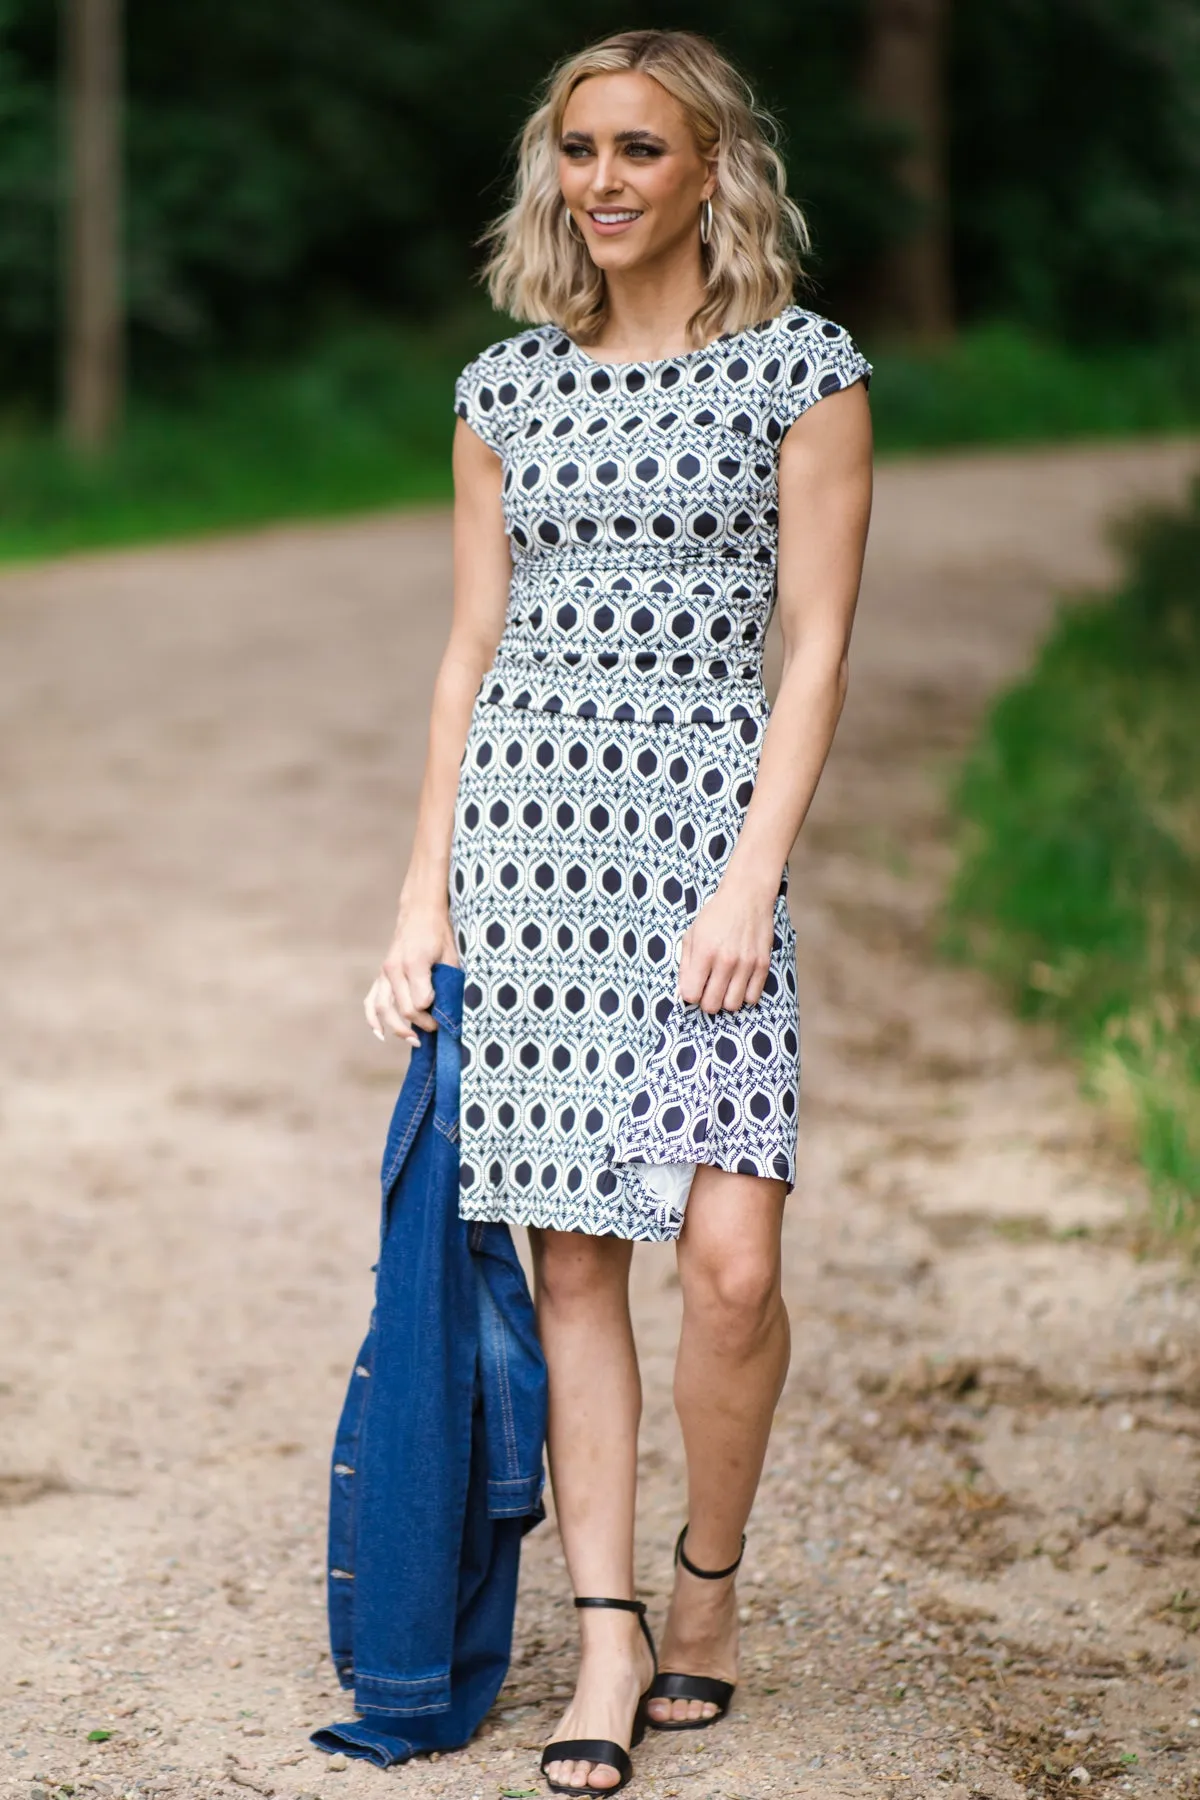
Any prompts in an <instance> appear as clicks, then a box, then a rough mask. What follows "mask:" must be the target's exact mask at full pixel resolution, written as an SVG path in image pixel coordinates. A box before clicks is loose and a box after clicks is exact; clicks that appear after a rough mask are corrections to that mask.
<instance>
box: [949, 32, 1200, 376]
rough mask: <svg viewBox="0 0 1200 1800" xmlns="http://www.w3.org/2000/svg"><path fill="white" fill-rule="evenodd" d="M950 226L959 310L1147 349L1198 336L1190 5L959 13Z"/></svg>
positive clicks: (1197, 134)
mask: <svg viewBox="0 0 1200 1800" xmlns="http://www.w3.org/2000/svg"><path fill="white" fill-rule="evenodd" d="M954 18H955V27H954V57H953V68H952V74H951V93H952V96H953V99H952V108H951V151H950V164H951V180H952V185H953V193H952V197H951V211H952V216H953V220H954V237H955V260H956V272H957V277H958V285H959V290H960V296H961V299H962V302H963V305H964V308H965V310H966V312H967V313H968V314H969V315H970V314H978V313H980V312H983V313H986V314H990V315H992V316H995V315H997V314H1000V315H1003V316H1008V317H1013V318H1017V319H1020V320H1021V321H1022V322H1023V323H1024V324H1025V325H1027V326H1028V327H1031V328H1032V329H1033V330H1035V331H1040V332H1042V333H1045V334H1047V335H1049V336H1054V337H1069V338H1074V339H1076V340H1079V341H1085V342H1086V341H1091V342H1099V343H1106V342H1111V341H1112V340H1113V339H1114V338H1115V339H1116V340H1117V341H1119V342H1123V343H1130V344H1132V343H1136V342H1139V341H1140V342H1146V341H1148V340H1150V339H1153V338H1156V337H1161V336H1163V335H1167V336H1170V335H1172V334H1174V333H1177V332H1180V331H1188V330H1190V331H1195V330H1196V328H1197V325H1198V323H1200V11H1198V10H1197V8H1196V6H1195V4H1194V0H961V4H959V5H958V6H956V8H955V11H954Z"/></svg>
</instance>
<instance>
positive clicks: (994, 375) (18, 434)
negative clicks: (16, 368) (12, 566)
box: [0, 312, 1200, 561]
mask: <svg viewBox="0 0 1200 1800" xmlns="http://www.w3.org/2000/svg"><path fill="white" fill-rule="evenodd" d="M505 329H506V327H505V325H504V323H503V321H497V320H496V319H495V318H493V317H491V316H489V315H482V316H481V315H480V314H479V313H478V312H475V313H470V314H468V315H466V316H465V317H463V318H458V319H455V320H451V321H450V322H448V323H447V324H445V325H443V326H441V327H439V328H437V329H434V330H431V331H428V332H426V333H424V334H422V335H419V336H418V335H414V334H412V333H405V332H400V331H394V330H390V329H388V328H387V327H385V326H383V325H374V326H362V327H359V328H357V329H348V328H343V329H342V330H340V331H338V332H335V333H333V334H331V335H329V336H328V337H326V338H325V339H324V340H323V341H322V342H321V343H319V344H317V345H316V346H315V347H314V348H313V350H312V351H311V353H310V354H309V355H307V356H304V357H302V358H297V359H294V360H292V361H291V362H289V363H286V364H282V365H279V366H247V367H243V368H226V369H224V370H222V371H220V372H219V373H210V374H208V375H206V376H203V377H197V378H196V380H195V382H194V385H193V388H192V390H191V392H190V393H189V394H188V395H187V396H186V397H177V398H175V399H174V400H173V401H170V402H167V401H165V400H161V399H160V400H157V401H154V400H150V399H142V400H138V401H136V402H135V403H134V405H133V406H132V407H131V409H130V414H129V418H128V422H127V426H126V429H125V432H124V434H123V436H122V439H121V441H120V443H119V445H118V446H117V448H116V449H115V450H114V451H113V452H112V453H111V454H110V455H108V456H106V457H105V458H104V459H103V460H101V461H98V462H94V463H88V462H86V461H80V460H79V459H78V458H75V457H72V456H70V455H69V454H68V453H67V452H66V451H65V450H64V449H63V447H62V446H61V444H60V443H59V441H58V439H57V437H56V436H55V434H54V433H53V432H52V431H51V430H50V429H49V427H47V426H46V425H44V424H36V423H33V424H31V423H28V422H26V423H24V424H22V423H20V422H18V421H15V420H10V421H9V422H8V424H7V425H5V424H3V423H2V422H0V560H7V561H13V560H17V559H21V558H28V557H37V556H45V555H50V554H54V553H56V552H60V551H67V550H76V549H86V548H90V547H95V546H103V545H111V544H126V543H136V542H141V541H146V540H151V539H155V538H166V537H176V536H180V535H186V534H189V533H199V532H207V531H217V530H226V529H229V528H233V527H238V526H247V525H256V524H260V523H263V522H266V521H269V520H272V519H287V518H296V517H318V516H322V515H332V514H336V513H343V512H352V511H358V510H366V509H369V508H372V507H380V506H390V505H396V504H409V503H414V502H420V501H431V500H441V499H445V498H447V497H448V495H449V492H450V470H449V454H448V453H449V444H450V436H451V427H452V423H453V420H452V414H451V389H452V384H453V380H454V376H455V375H456V374H457V372H458V370H459V369H460V368H461V367H462V364H463V363H464V362H465V361H466V360H467V358H468V357H469V356H471V355H473V354H474V352H475V351H476V350H478V349H479V348H481V347H482V346H483V345H484V344H485V343H487V342H488V341H489V340H490V339H492V338H494V337H496V336H499V335H502V334H503V333H504V331H505ZM874 360H875V364H876V376H875V381H874V383H873V387H872V403H873V410H874V415H875V424H876V433H877V438H878V443H879V448H880V451H881V452H882V453H883V454H884V455H888V454H894V453H897V452H902V451H914V450H931V449H949V448H952V447H955V446H959V445H970V444H1022V443H1032V442H1042V441H1054V440H1065V439H1070V438H1078V437H1096V436H1105V435H1108V436H1114V435H1115V436H1124V435H1129V434H1132V433H1137V432H1171V431H1184V430H1187V429H1196V428H1200V346H1190V347H1189V346H1182V347H1174V348H1172V347H1165V348H1164V347H1149V348H1144V347H1130V348H1128V349H1124V350H1119V351H1112V352H1109V353H1106V354H1104V355H1096V356H1092V357H1086V356H1083V355H1081V354H1079V353H1075V352H1070V351H1067V350H1064V349H1062V348H1061V347H1058V346H1055V345H1048V344H1041V343H1038V342H1037V341H1035V340H1033V339H1031V338H1029V337H1028V336H1026V335H1024V334H1022V333H1021V332H1019V331H1017V330H1015V329H1014V328H1012V327H1007V326H990V327H987V328H980V329H976V330H972V331H970V332H967V333H965V334H964V335H963V336H962V337H961V338H960V339H959V341H958V342H957V343H955V344H953V345H951V346H949V347H948V348H946V349H944V350H940V351H936V352H928V353H924V354H920V355H917V354H914V353H912V352H908V353H904V352H900V351H896V350H887V349H883V350H880V351H878V352H875V353H874Z"/></svg>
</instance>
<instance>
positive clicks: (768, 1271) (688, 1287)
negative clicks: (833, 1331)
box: [680, 1249, 783, 1353]
mask: <svg viewBox="0 0 1200 1800" xmlns="http://www.w3.org/2000/svg"><path fill="white" fill-rule="evenodd" d="M680 1282H681V1286H682V1288H683V1302H684V1306H685V1308H686V1309H687V1310H688V1311H689V1312H690V1313H691V1314H692V1315H693V1317H694V1318H695V1319H696V1320H697V1323H699V1324H700V1325H701V1327H702V1329H703V1330H704V1331H705V1333H706V1334H707V1335H708V1337H709V1339H710V1341H711V1342H713V1343H715V1344H716V1345H718V1346H720V1347H721V1348H724V1349H726V1350H729V1351H732V1352H739V1351H740V1352H742V1353H746V1352H748V1351H752V1350H754V1349H755V1348H757V1347H758V1345H760V1344H761V1343H762V1342H763V1341H764V1339H766V1338H767V1337H769V1336H770V1334H771V1332H772V1330H774V1329H775V1327H776V1325H777V1324H778V1321H779V1318H780V1316H781V1315H782V1312H783V1295H782V1293H781V1290H780V1283H779V1263H778V1260H777V1258H775V1257H773V1256H762V1255H757V1254H755V1253H754V1252H753V1251H746V1250H733V1249H725V1250H724V1251H723V1252H722V1253H721V1254H720V1255H719V1256H717V1255H714V1256H701V1257H699V1258H695V1259H693V1260H692V1262H691V1264H690V1266H689V1267H687V1268H686V1269H681V1271H680Z"/></svg>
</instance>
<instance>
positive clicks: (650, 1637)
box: [564, 1594, 658, 1792]
mask: <svg viewBox="0 0 1200 1800" xmlns="http://www.w3.org/2000/svg"><path fill="white" fill-rule="evenodd" d="M575 1604H576V1606H611V1607H612V1609H613V1611H614V1612H627V1613H636V1614H637V1622H638V1624H639V1625H640V1626H641V1628H642V1636H643V1637H644V1638H645V1640H646V1644H647V1647H648V1649H649V1651H650V1656H651V1658H652V1660H653V1663H654V1673H655V1674H656V1675H657V1674H658V1651H657V1650H656V1649H655V1647H654V1634H653V1632H652V1631H651V1630H650V1627H649V1625H647V1623H646V1602H645V1601H644V1600H606V1599H597V1598H595V1597H593V1596H592V1595H590V1594H585V1595H583V1596H577V1597H576V1600H575ZM569 1760H574V1761H580V1760H582V1761H586V1760H587V1758H586V1757H584V1756H583V1753H582V1752H580V1754H579V1756H577V1757H575V1758H573V1759H569ZM591 1760H592V1761H593V1762H604V1761H606V1760H609V1759H608V1758H606V1757H603V1756H595V1757H593V1758H592V1759H591ZM614 1766H615V1765H614ZM565 1791H566V1790H565V1789H564V1792H565Z"/></svg>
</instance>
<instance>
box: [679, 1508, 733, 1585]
mask: <svg viewBox="0 0 1200 1800" xmlns="http://www.w3.org/2000/svg"><path fill="white" fill-rule="evenodd" d="M745 1549H746V1538H745V1533H744V1532H739V1533H738V1535H737V1536H736V1537H732V1538H731V1537H730V1535H729V1532H728V1529H725V1530H719V1529H718V1530H706V1529H705V1526H704V1523H703V1521H700V1522H699V1523H697V1524H693V1523H692V1522H691V1520H689V1521H688V1524H687V1526H686V1527H685V1529H684V1533H683V1536H682V1538H681V1540H680V1544H679V1558H678V1565H679V1568H680V1569H682V1570H683V1571H684V1572H685V1573H686V1574H688V1575H690V1576H691V1577H692V1579H693V1580H694V1581H699V1582H702V1583H703V1584H704V1585H705V1586H706V1587H711V1588H713V1589H718V1590H719V1589H722V1588H723V1587H724V1585H725V1584H726V1583H727V1582H730V1581H732V1580H733V1579H734V1578H735V1577H736V1575H737V1573H738V1570H739V1569H740V1567H741V1563H742V1556H743V1554H744V1553H745ZM689 1563H690V1564H691V1565H692V1566H691V1568H689V1567H688V1564H689Z"/></svg>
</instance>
